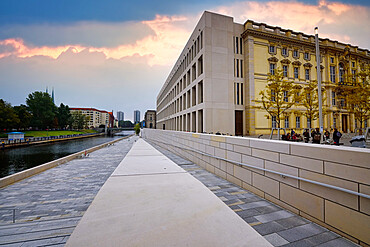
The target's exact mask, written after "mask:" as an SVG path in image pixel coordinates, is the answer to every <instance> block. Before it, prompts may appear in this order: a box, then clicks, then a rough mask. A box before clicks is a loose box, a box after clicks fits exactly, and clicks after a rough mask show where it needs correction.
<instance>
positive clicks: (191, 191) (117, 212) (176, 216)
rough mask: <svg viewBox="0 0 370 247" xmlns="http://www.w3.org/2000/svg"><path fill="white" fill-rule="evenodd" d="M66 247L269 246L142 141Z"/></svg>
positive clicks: (234, 215) (197, 182)
mask: <svg viewBox="0 0 370 247" xmlns="http://www.w3.org/2000/svg"><path fill="white" fill-rule="evenodd" d="M66 246H71V247H72V246H73V247H75V246H76V247H77V246H90V247H93V246H96V247H100V246H140V247H146V246H147V247H152V246H155V247H160V246H161V247H167V246H176V247H185V246H194V247H195V246H212V247H225V246H227V247H247V246H254V247H270V246H272V245H271V244H269V242H268V241H266V240H265V239H264V238H263V237H262V236H261V235H260V234H258V233H257V232H256V231H255V230H253V228H252V227H251V226H249V225H248V224H246V223H245V222H244V221H243V220H242V219H241V218H240V217H238V216H237V215H236V214H235V213H234V212H233V211H232V210H231V209H230V208H228V207H227V206H226V205H225V204H224V203H223V202H222V201H221V200H220V199H219V198H217V196H215V195H214V194H213V193H212V192H211V191H210V190H208V189H207V187H205V186H204V185H203V184H202V183H200V182H199V181H198V180H197V179H195V178H194V177H193V176H191V175H190V174H189V173H188V172H186V171H185V170H184V169H182V168H181V167H179V166H178V165H176V164H175V163H174V162H173V161H171V160H170V159H168V158H167V157H166V156H164V155H163V154H162V153H160V152H159V151H157V150H156V149H155V148H153V147H152V146H151V145H149V144H148V143H147V142H146V141H144V140H143V139H140V140H139V141H137V142H136V143H135V145H134V146H133V147H132V149H131V150H130V152H129V153H128V154H127V155H126V157H125V158H124V159H123V160H122V162H121V164H120V165H119V166H118V167H117V169H116V170H115V171H114V172H113V174H112V176H111V177H110V178H109V179H108V180H107V182H106V183H105V184H104V186H103V187H102V188H101V190H100V191H99V193H98V194H97V196H96V197H95V199H94V201H93V202H92V204H91V205H90V207H89V208H88V210H87V211H86V213H85V214H84V216H83V217H82V219H81V221H80V222H79V223H78V225H77V227H76V229H75V230H74V232H73V233H72V235H71V237H70V238H69V240H68V242H67V245H66Z"/></svg>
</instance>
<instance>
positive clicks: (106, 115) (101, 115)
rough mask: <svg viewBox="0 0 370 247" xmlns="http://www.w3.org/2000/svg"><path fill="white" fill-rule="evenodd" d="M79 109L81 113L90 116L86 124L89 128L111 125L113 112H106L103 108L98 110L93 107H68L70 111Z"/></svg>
mask: <svg viewBox="0 0 370 247" xmlns="http://www.w3.org/2000/svg"><path fill="white" fill-rule="evenodd" d="M75 111H79V112H81V113H82V114H83V115H86V116H88V117H90V119H89V121H88V124H87V126H88V127H89V128H98V127H99V126H100V125H106V124H107V125H108V126H109V127H113V122H112V118H113V119H114V117H113V112H111V113H110V112H107V111H103V110H98V109H95V108H70V112H71V113H72V112H75Z"/></svg>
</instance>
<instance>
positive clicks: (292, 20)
mask: <svg viewBox="0 0 370 247" xmlns="http://www.w3.org/2000/svg"><path fill="white" fill-rule="evenodd" d="M213 11H215V12H219V13H222V14H225V15H230V16H233V17H234V19H235V21H236V22H239V23H244V22H245V21H246V20H248V19H250V20H254V21H256V22H263V23H266V24H269V25H272V26H280V27H283V28H286V29H292V30H294V31H300V32H304V33H306V34H313V32H314V27H315V26H318V27H319V32H320V37H324V38H329V39H334V40H338V41H341V42H345V43H351V44H352V45H358V46H360V47H361V48H366V49H368V48H369V37H368V35H364V34H369V33H370V26H369V24H368V23H370V7H368V6H360V5H353V4H344V3H339V2H329V1H324V0H321V1H319V2H318V3H317V4H307V3H302V2H297V1H270V2H256V1H246V2H236V3H234V4H231V5H228V6H219V7H216V8H214V10H213Z"/></svg>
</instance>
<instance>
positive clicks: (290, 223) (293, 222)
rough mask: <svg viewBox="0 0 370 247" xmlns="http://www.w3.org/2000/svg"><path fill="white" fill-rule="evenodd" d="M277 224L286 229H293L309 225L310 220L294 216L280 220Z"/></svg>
mask: <svg viewBox="0 0 370 247" xmlns="http://www.w3.org/2000/svg"><path fill="white" fill-rule="evenodd" d="M276 222H277V223H279V224H280V225H282V226H284V227H285V228H292V227H296V226H301V225H304V224H307V223H309V221H308V220H306V219H304V218H302V217H300V216H293V217H289V218H285V219H280V220H277V221H276Z"/></svg>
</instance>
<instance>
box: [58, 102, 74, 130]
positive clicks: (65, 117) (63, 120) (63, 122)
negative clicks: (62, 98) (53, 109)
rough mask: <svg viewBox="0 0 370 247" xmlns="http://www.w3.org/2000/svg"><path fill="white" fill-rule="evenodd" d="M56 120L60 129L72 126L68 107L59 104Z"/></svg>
mask: <svg viewBox="0 0 370 247" xmlns="http://www.w3.org/2000/svg"><path fill="white" fill-rule="evenodd" d="M57 118H58V124H59V127H60V128H62V129H65V128H67V126H71V125H72V115H71V112H70V110H69V106H68V105H64V104H63V103H61V104H60V106H59V107H58V113H57Z"/></svg>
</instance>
